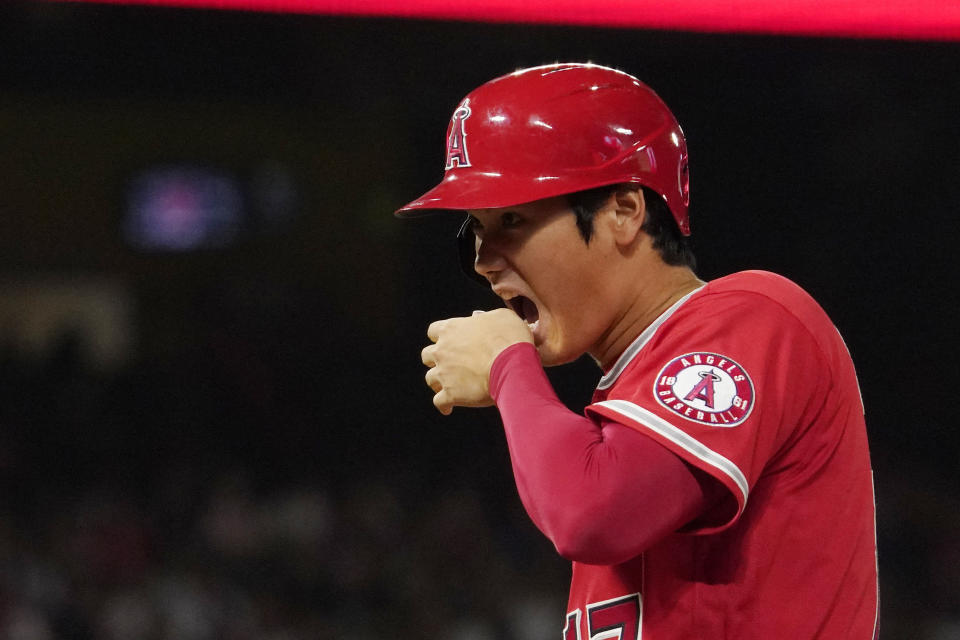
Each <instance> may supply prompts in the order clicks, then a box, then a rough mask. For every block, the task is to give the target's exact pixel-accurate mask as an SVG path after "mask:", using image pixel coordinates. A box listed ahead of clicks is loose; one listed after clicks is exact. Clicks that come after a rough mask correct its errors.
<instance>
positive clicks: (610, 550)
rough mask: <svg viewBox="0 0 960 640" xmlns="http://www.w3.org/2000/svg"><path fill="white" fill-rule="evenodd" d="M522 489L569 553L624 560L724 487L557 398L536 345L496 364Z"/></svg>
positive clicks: (547, 531)
mask: <svg viewBox="0 0 960 640" xmlns="http://www.w3.org/2000/svg"><path fill="white" fill-rule="evenodd" d="M490 395H491V397H492V398H493V399H494V401H495V402H496V403H497V407H498V408H499V409H500V415H501V417H502V419H503V426H504V431H505V433H506V438H507V445H508V447H509V449H510V459H511V462H512V464H513V473H514V477H515V479H516V483H517V490H518V491H519V493H520V499H521V501H522V502H523V505H524V507H525V508H526V510H527V513H528V514H529V515H530V518H531V519H532V520H533V522H534V524H536V525H537V527H538V528H539V529H540V531H542V532H543V533H544V535H546V536H547V538H549V539H550V541H551V542H552V543H553V544H554V546H555V547H556V549H557V551H558V552H559V553H560V555H562V556H563V557H565V558H567V559H569V560H575V561H577V562H583V563H588V564H619V563H621V562H625V561H626V560H629V559H630V558H633V557H635V556H637V555H639V554H640V553H641V552H642V551H644V550H645V549H647V548H648V547H650V546H651V545H652V544H653V543H654V542H656V541H657V540H659V539H660V538H662V537H663V536H665V535H667V534H670V533H672V532H674V531H677V530H679V529H681V528H682V527H683V526H684V525H686V524H687V523H689V522H691V521H692V520H694V519H696V518H697V517H698V516H699V515H700V514H701V513H703V512H704V510H705V509H706V507H708V506H710V505H711V504H713V502H714V501H715V500H716V499H717V498H718V497H719V496H720V495H721V493H722V489H721V488H720V487H719V486H718V483H716V482H715V481H713V480H712V479H711V478H709V477H708V476H706V474H704V473H702V472H698V471H697V470H695V469H694V468H692V467H690V466H689V465H687V464H686V463H685V462H684V461H683V460H681V459H680V458H679V457H678V456H676V455H674V454H673V453H671V452H670V451H669V450H668V449H666V448H665V447H663V446H662V445H660V444H659V443H657V442H656V441H654V440H653V439H651V438H649V437H647V436H646V435H644V434H643V433H640V432H639V431H636V430H634V429H632V428H630V427H628V426H626V425H623V424H620V423H618V422H613V421H608V420H603V421H602V422H599V423H597V422H594V421H593V420H591V419H590V418H587V417H584V416H581V415H578V414H576V413H574V412H572V411H570V410H569V409H567V408H566V406H564V404H563V403H562V402H560V400H559V398H557V395H556V393H555V392H554V390H553V387H552V386H551V385H550V381H549V380H548V378H547V376H546V373H545V372H544V370H543V367H542V366H541V364H540V358H539V356H538V355H537V351H536V348H535V347H534V346H533V345H531V344H529V343H520V344H515V345H511V346H510V347H508V348H507V349H505V350H504V351H503V352H502V353H501V354H500V355H499V356H497V358H496V360H495V361H494V363H493V366H492V367H491V369H490Z"/></svg>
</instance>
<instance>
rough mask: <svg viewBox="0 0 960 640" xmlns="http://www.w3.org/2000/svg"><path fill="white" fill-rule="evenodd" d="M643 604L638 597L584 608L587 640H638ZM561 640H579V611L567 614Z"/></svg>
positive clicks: (627, 597)
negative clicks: (588, 638)
mask: <svg viewBox="0 0 960 640" xmlns="http://www.w3.org/2000/svg"><path fill="white" fill-rule="evenodd" d="M642 619H643V601H642V600H641V598H640V594H639V593H634V594H631V595H629V596H623V597H621V598H614V599H613V600H604V601H603V602H595V603H593V604H588V605H587V633H589V634H590V640H607V639H612V640H640V628H641V621H642ZM563 640H582V638H581V637H580V609H575V610H573V611H571V612H570V613H568V614H567V624H566V626H564V627H563Z"/></svg>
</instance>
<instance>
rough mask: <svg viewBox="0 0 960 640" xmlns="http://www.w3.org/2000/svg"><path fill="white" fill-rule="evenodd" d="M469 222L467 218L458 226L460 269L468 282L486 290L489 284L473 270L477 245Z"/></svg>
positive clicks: (470, 219) (469, 218)
mask: <svg viewBox="0 0 960 640" xmlns="http://www.w3.org/2000/svg"><path fill="white" fill-rule="evenodd" d="M471 222H472V218H471V217H470V216H467V219H466V220H464V221H463V224H462V225H460V230H459V231H458V232H457V253H458V254H459V258H460V269H461V270H462V271H463V273H464V274H466V276H467V277H468V278H470V280H472V281H473V282H476V283H477V284H479V285H480V286H481V287H483V288H484V289H488V288H489V287H490V283H489V282H487V279H486V278H484V277H483V276H481V275H480V274H479V273H477V271H476V269H474V268H473V265H474V262H475V261H476V258H477V245H476V237H475V236H474V235H473V230H472V229H471V228H470V223H471Z"/></svg>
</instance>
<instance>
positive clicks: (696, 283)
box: [590, 263, 704, 371]
mask: <svg viewBox="0 0 960 640" xmlns="http://www.w3.org/2000/svg"><path fill="white" fill-rule="evenodd" d="M645 275H647V276H648V277H641V278H637V279H635V280H633V281H632V283H631V285H632V286H631V287H630V289H629V290H630V293H631V294H632V295H628V296H627V297H626V298H625V306H624V308H623V309H622V311H621V314H620V316H619V317H618V319H617V321H616V322H615V323H614V324H613V326H611V328H610V330H609V331H608V332H607V333H606V335H605V336H604V339H603V340H601V342H600V343H599V344H598V345H597V348H595V349H592V350H591V354H590V355H591V356H593V359H594V360H595V361H596V362H597V363H598V364H599V365H600V367H601V368H602V369H603V370H604V371H609V370H610V368H612V367H613V365H614V364H615V363H616V361H617V358H619V357H620V354H622V353H623V352H624V351H625V350H626V348H627V347H628V346H630V344H631V343H632V342H633V341H634V340H636V339H637V336H639V335H640V334H641V333H642V332H643V330H644V329H646V328H647V327H649V326H650V325H651V324H652V323H653V322H654V321H655V320H656V319H657V318H659V317H660V316H661V315H662V314H663V312H664V311H666V310H667V309H669V308H670V307H671V306H672V305H673V304H674V303H676V302H677V301H678V300H679V299H680V298H682V297H683V296H685V295H687V294H688V293H690V292H691V291H694V290H696V289H698V288H699V287H701V286H703V285H704V282H703V281H702V280H700V279H699V278H697V276H696V274H695V273H693V271H691V270H690V269H688V268H687V267H672V266H669V265H665V264H663V263H660V265H657V267H656V268H655V269H653V270H650V271H647V272H646V274H645Z"/></svg>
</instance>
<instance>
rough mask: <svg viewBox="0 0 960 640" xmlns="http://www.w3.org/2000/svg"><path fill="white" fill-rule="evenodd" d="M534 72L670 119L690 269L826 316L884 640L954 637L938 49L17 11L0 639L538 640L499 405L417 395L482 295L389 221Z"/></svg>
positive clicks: (958, 631)
mask: <svg viewBox="0 0 960 640" xmlns="http://www.w3.org/2000/svg"><path fill="white" fill-rule="evenodd" d="M558 60H561V61H562V60H591V61H594V62H598V63H602V64H606V65H609V66H616V67H620V68H623V69H625V70H627V71H629V72H632V73H634V74H635V75H637V76H639V77H640V78H642V79H643V80H645V81H646V82H647V83H649V84H650V85H651V86H653V87H654V88H655V89H656V90H657V91H658V92H659V93H660V94H661V96H662V97H663V98H664V99H665V100H666V102H667V103H668V104H669V105H671V107H672V108H673V109H674V111H675V112H676V114H677V116H678V118H679V120H680V122H681V123H682V124H683V126H684V129H685V131H686V133H687V135H688V137H689V144H690V149H691V161H692V165H691V174H692V175H691V178H692V195H693V209H692V215H693V223H694V238H695V241H696V244H695V246H696V250H697V255H698V258H699V262H700V265H701V268H700V274H701V276H702V277H704V278H708V279H709V278H713V277H716V276H719V275H722V274H725V273H728V272H731V271H734V270H738V269H743V268H764V269H769V270H773V271H777V272H780V273H783V274H784V275H787V276H789V277H791V278H793V279H794V280H796V281H797V282H799V283H800V284H801V285H803V286H804V287H805V288H807V289H808V290H809V291H810V292H811V293H812V294H813V295H814V296H815V297H816V298H817V299H818V300H819V301H820V302H821V304H822V305H823V306H824V307H825V308H826V309H827V311H828V312H829V313H830V314H831V316H832V317H833V318H834V320H835V322H836V324H837V326H838V327H839V329H840V331H841V332H842V333H843V334H844V336H845V338H846V340H847V343H848V345H849V347H850V349H851V351H852V353H853V356H854V360H855V362H856V363H857V365H858V369H859V374H860V380H861V385H862V390H863V395H864V400H865V404H866V408H867V417H868V426H869V428H870V435H871V438H872V441H871V444H872V451H873V456H874V468H875V474H876V485H877V493H878V535H879V545H880V568H881V584H882V627H883V636H884V637H885V638H922V639H929V640H948V639H953V638H960V542H958V537H957V536H958V534H960V526H958V524H960V523H958V521H960V484H958V477H957V464H958V458H960V456H958V453H960V446H958V445H960V436H958V431H960V428H958V427H960V425H958V420H957V414H958V404H960V394H958V386H957V384H956V374H955V373H954V371H953V369H954V366H956V365H957V362H956V360H957V358H956V356H957V348H956V343H957V340H956V338H955V333H956V332H955V325H956V319H957V317H958V294H957V290H956V281H957V277H958V275H960V268H958V266H957V259H956V255H955V251H956V242H957V239H958V238H957V229H958V225H957V222H956V216H957V213H958V211H960V151H958V140H960V125H958V105H960V45H958V43H956V42H922V41H911V40H882V39H880V40H870V39H840V38H830V39H824V38H809V37H796V36H794V37H784V36H764V35H732V34H708V33H692V32H680V31H655V30H642V29H616V28H587V27H571V26H557V25H554V26H534V25H529V24H526V25H520V24H483V23H479V22H439V21H425V20H424V21H420V20H410V19H390V18H348V17H331V16H318V15H312V16H308V15H290V14H287V15H281V14H272V13H244V12H229V11H202V10H185V9H172V8H166V9H164V8H156V7H153V8H151V7H134V6H105V5H95V4H89V5H86V4H59V3H42V2H35V3H13V4H9V3H5V4H3V5H2V6H0V220H2V221H3V227H2V232H0V637H2V638H9V639H11V640H32V639H39V640H47V639H51V640H52V639H56V640H60V639H63V640H94V639H96V640H101V639H103V640H125V639H137V638H144V639H149V640H208V639H211V640H212V639H214V638H218V639H219V638H222V639H229V640H245V639H247V638H258V639H269V640H299V639H301V638H304V639H306V638H309V639H318V638H320V639H322V638H345V637H349V638H354V639H357V640H361V639H362V640H366V639H376V638H423V637H445V638H451V639H452V640H488V639H491V640H492V639H497V640H501V639H502V640H521V639H522V640H540V639H547V638H551V639H552V638H557V637H559V635H560V630H561V625H562V616H563V609H564V605H565V600H566V588H567V580H568V567H567V563H566V562H565V561H563V560H561V559H559V558H557V557H556V556H555V554H554V553H553V550H552V548H551V547H550V545H549V543H548V542H546V541H545V540H543V539H542V538H541V537H540V536H539V534H538V533H537V532H536V530H535V529H534V528H533V526H532V525H531V524H530V523H529V522H528V520H527V519H526V516H525V515H524V513H523V510H522V507H521V505H520V504H519V500H518V498H517V496H516V492H515V490H514V488H513V485H512V478H511V476H510V469H509V460H508V458H507V453H506V448H505V445H504V443H503V439H502V434H501V432H500V430H499V426H498V420H497V416H496V413H495V412H494V411H493V410H481V411H464V410H458V411H456V412H455V413H454V415H453V417H452V418H446V419H445V418H443V417H441V416H440V415H439V414H437V413H436V412H435V411H434V410H433V408H432V406H431V404H430V393H429V390H428V389H427V388H426V387H425V386H424V384H423V382H422V373H423V371H422V367H421V365H420V363H419V351H420V348H421V347H422V346H423V344H424V341H425V328H426V325H427V324H428V323H429V322H430V321H432V320H434V319H437V318H440V317H447V316H450V315H455V314H464V313H467V312H469V311H470V310H471V309H474V308H480V307H484V306H489V305H492V304H494V300H493V299H492V298H490V297H489V296H488V294H486V293H485V292H483V291H481V290H480V289H479V288H475V287H473V286H472V285H470V284H469V283H468V282H467V281H466V280H465V279H463V278H462V276H460V275H459V274H458V272H457V267H456V256H455V248H454V244H453V242H452V236H453V234H454V232H455V229H456V226H457V223H458V222H459V221H458V220H453V219H446V218H434V219H427V220H416V221H412V222H403V223H401V222H400V221H397V220H395V219H393V218H392V216H391V212H392V210H393V209H394V208H396V207H397V206H399V205H401V204H403V203H404V202H406V201H407V200H409V199H411V198H413V197H415V196H417V195H419V194H420V193H421V192H422V191H424V190H425V189H426V188H427V187H429V186H431V185H432V184H433V183H434V182H435V181H437V180H438V179H439V178H440V176H441V174H442V150H443V144H444V139H443V138H444V131H445V128H446V124H447V120H448V118H449V114H450V112H451V109H452V108H453V107H454V106H455V105H456V102H457V101H458V100H459V98H460V97H461V96H462V95H463V94H465V93H466V92H467V91H469V90H470V89H472V88H473V87H475V86H476V85H478V84H480V83H482V82H484V81H486V80H488V79H489V78H492V77H494V76H496V75H499V74H502V73H505V72H508V71H511V70H513V69H515V68H518V67H522V66H529V65H534V64H542V63H547V62H554V61H558ZM784 366H789V363H784ZM551 375H552V377H553V379H554V381H555V383H556V385H557V387H558V389H559V390H560V392H561V395H562V397H563V398H564V400H565V401H566V402H567V403H568V404H569V405H570V406H571V407H573V408H575V409H579V408H581V407H582V406H583V405H584V404H585V403H586V402H587V400H588V398H589V393H590V391H591V390H592V388H593V385H594V384H595V382H596V380H597V378H598V372H597V371H596V370H595V368H594V367H593V365H592V364H591V363H589V362H586V361H581V362H578V363H575V364H573V365H569V366H567V367H564V368H561V369H558V370H555V371H551ZM824 544H829V541H824Z"/></svg>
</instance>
